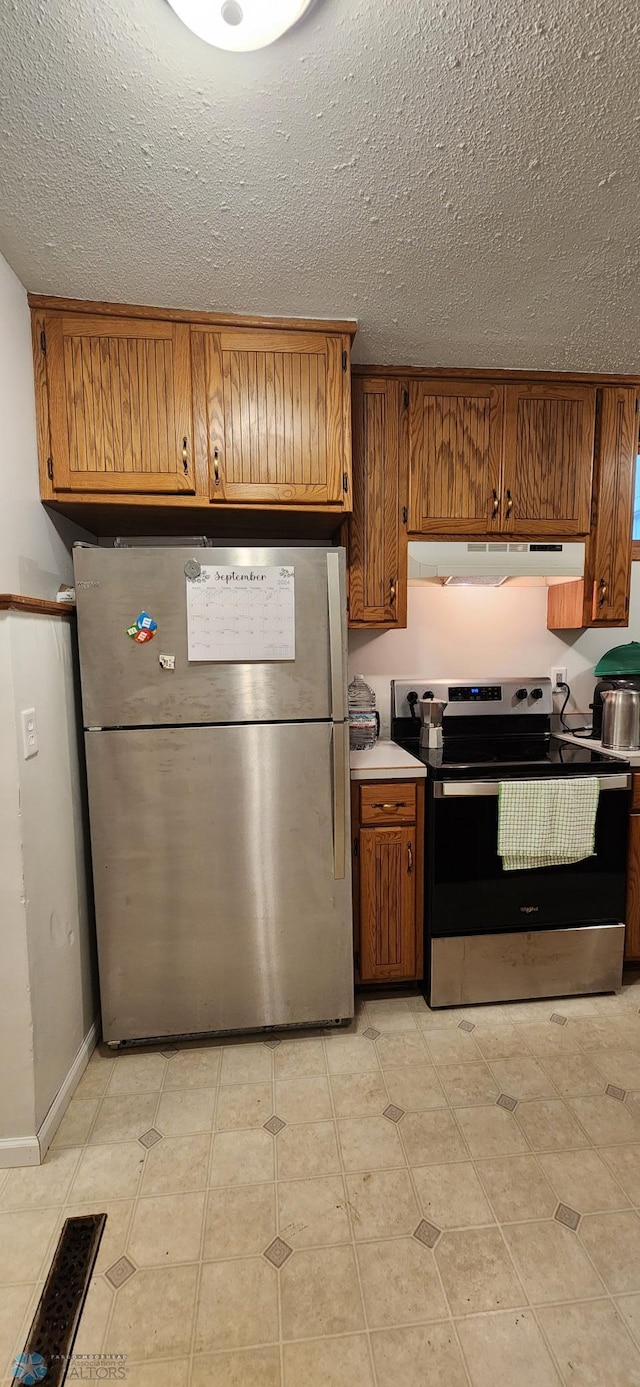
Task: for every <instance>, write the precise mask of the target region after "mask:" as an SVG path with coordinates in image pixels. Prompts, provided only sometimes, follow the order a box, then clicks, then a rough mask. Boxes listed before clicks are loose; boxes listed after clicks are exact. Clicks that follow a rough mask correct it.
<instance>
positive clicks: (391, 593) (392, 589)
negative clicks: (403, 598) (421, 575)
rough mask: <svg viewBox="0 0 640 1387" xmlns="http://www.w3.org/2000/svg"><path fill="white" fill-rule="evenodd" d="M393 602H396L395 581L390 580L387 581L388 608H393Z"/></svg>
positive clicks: (393, 579)
mask: <svg viewBox="0 0 640 1387" xmlns="http://www.w3.org/2000/svg"><path fill="white" fill-rule="evenodd" d="M395 600H396V580H395V578H390V579H389V606H390V607H393V606H394V604H395Z"/></svg>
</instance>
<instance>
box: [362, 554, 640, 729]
mask: <svg viewBox="0 0 640 1387" xmlns="http://www.w3.org/2000/svg"><path fill="white" fill-rule="evenodd" d="M630 640H640V564H637V563H636V564H634V565H633V577H632V586H631V601H630V612H629V626H628V627H625V628H620V629H617V630H608V631H582V632H576V631H571V632H568V631H567V632H564V633H560V634H559V633H558V632H555V631H548V630H547V590H546V588H545V587H522V588H520V587H509V586H505V587H501V588H454V587H450V588H447V587H435V586H434V585H432V584H430V583H426V584H422V585H418V586H413V585H410V587H409V608H408V624H407V628H406V630H405V631H384V632H377V633H376V632H375V631H352V632H351V633H350V636H349V666H350V669H351V672H352V673H354V674H355V673H358V674H360V673H362V672H365V673H368V674H369V675H370V676H371V681H373V687H375V688H376V693H377V694H378V703H379V707H380V712H381V716H382V717H383V719H385V718H386V716H387V714H388V707H389V679H391V678H394V677H396V678H399V677H402V676H404V677H406V678H411V677H412V676H413V675H414V674H415V675H422V674H425V675H431V676H432V677H433V678H434V679H437V678H447V677H449V676H451V677H453V678H456V679H467V678H474V677H475V678H480V677H482V676H483V675H494V674H495V675H503V676H506V675H509V674H515V675H523V676H530V677H534V676H543V675H547V674H549V673H550V671H551V667H552V665H565V666H566V668H567V677H568V681H569V683H570V685H571V691H572V699H571V703H570V705H569V709H568V712H569V717H570V720H571V722H572V723H573V724H574V725H576V726H581V725H582V723H583V719H584V716H588V717H590V713H589V702H590V700H591V697H592V694H593V686H594V682H595V681H594V674H593V669H594V665H596V664H597V662H598V660H599V659H600V656H601V655H603V654H604V652H605V650H610V649H611V646H613V645H621V644H623V643H624V642H626V641H630ZM371 681H370V682H371ZM387 726H388V722H387Z"/></svg>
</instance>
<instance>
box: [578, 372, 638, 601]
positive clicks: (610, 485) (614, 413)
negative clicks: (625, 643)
mask: <svg viewBox="0 0 640 1387" xmlns="http://www.w3.org/2000/svg"><path fill="white" fill-rule="evenodd" d="M598 434H599V439H598V456H597V462H596V482H595V489H594V497H595V528H594V530H593V531H592V535H591V539H590V541H589V543H588V545H587V554H586V562H585V615H584V620H585V624H586V625H589V626H594V625H600V624H601V623H602V624H605V625H617V626H624V625H626V623H627V621H628V613H629V587H630V583H631V525H632V519H633V476H634V468H635V461H636V454H637V451H638V415H637V414H636V391H635V388H632V387H629V386H626V387H625V386H612V387H606V388H605V389H603V390H602V397H601V411H600V427H599V430H598Z"/></svg>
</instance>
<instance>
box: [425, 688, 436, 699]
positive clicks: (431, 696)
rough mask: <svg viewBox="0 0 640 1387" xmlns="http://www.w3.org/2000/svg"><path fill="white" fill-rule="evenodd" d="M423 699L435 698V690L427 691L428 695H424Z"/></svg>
mask: <svg viewBox="0 0 640 1387" xmlns="http://www.w3.org/2000/svg"><path fill="white" fill-rule="evenodd" d="M422 697H423V698H435V694H434V692H433V689H427V692H426V693H423V695H422Z"/></svg>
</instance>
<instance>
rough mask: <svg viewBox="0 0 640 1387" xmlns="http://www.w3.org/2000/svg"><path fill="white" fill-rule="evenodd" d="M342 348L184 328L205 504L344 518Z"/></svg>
mask: <svg viewBox="0 0 640 1387" xmlns="http://www.w3.org/2000/svg"><path fill="white" fill-rule="evenodd" d="M349 347H350V340H349V338H348V337H343V336H341V335H338V334H326V335H325V334H323V333H319V332H278V331H273V330H264V331H260V330H258V329H255V328H247V329H242V328H226V329H225V328H221V329H219V330H217V331H212V330H207V329H206V328H202V329H201V328H198V327H193V328H192V354H193V372H194V403H195V407H196V416H197V417H196V428H197V434H198V452H199V456H200V457H203V458H205V459H206V464H207V466H208V471H209V483H210V499H211V500H212V501H214V502H216V501H219V502H225V501H226V502H230V503H238V502H240V503H244V504H252V503H258V504H260V505H268V504H269V503H272V504H278V505H282V504H287V503H290V504H292V505H295V504H306V505H335V504H341V505H343V506H344V508H345V509H347V510H348V509H350V507H351V499H350V498H351V447H350V439H351V428H350V419H349V407H350V386H349V373H348V369H347V367H348V358H349Z"/></svg>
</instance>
